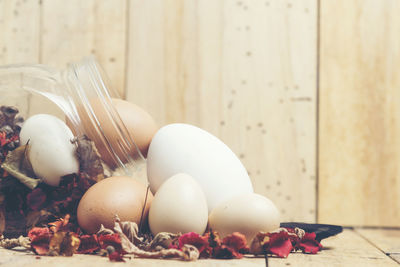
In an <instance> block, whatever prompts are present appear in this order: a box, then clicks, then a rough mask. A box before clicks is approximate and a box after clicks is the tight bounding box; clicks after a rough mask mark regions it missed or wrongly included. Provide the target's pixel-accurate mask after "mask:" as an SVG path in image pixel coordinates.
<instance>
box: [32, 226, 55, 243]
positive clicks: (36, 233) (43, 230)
mask: <svg viewBox="0 0 400 267" xmlns="http://www.w3.org/2000/svg"><path fill="white" fill-rule="evenodd" d="M47 234H50V230H49V228H42V227H34V228H32V229H31V230H30V231H29V232H28V237H29V238H30V239H31V240H32V239H34V238H35V237H37V236H41V235H47Z"/></svg>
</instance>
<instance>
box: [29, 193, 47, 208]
mask: <svg viewBox="0 0 400 267" xmlns="http://www.w3.org/2000/svg"><path fill="white" fill-rule="evenodd" d="M26 200H27V204H28V206H29V208H31V209H32V210H39V209H40V208H41V207H42V205H43V204H44V203H45V202H46V194H45V193H44V192H43V190H42V189H40V188H36V189H33V190H32V192H30V193H29V194H28V195H27V196H26Z"/></svg>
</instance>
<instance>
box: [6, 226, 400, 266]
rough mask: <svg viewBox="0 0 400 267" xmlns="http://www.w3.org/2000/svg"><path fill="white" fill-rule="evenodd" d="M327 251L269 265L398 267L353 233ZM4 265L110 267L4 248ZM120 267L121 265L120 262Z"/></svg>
mask: <svg viewBox="0 0 400 267" xmlns="http://www.w3.org/2000/svg"><path fill="white" fill-rule="evenodd" d="M323 245H324V247H325V249H324V250H322V251H320V252H319V253H318V254H317V255H310V254H302V253H292V254H290V255H289V256H288V258H286V259H281V258H274V257H269V260H268V262H269V266H277V267H278V266H282V267H286V266H293V267H297V266H310V267H320V266H334V267H335V266H338V267H341V266H354V267H365V266H371V267H372V266H373V267H375V266H384V267H389V266H398V264H397V263H395V262H394V261H393V260H392V259H391V258H389V257H388V256H386V255H385V254H384V253H382V252H381V251H380V250H379V249H377V248H376V247H374V245H372V244H370V243H369V242H367V241H366V240H365V239H364V238H362V237H360V236H359V235H358V234H357V233H355V232H353V231H352V230H345V231H344V232H343V233H342V234H340V235H338V236H336V237H333V238H329V239H326V240H323ZM0 264H1V266H25V265H29V266H32V267H36V266H38V267H39V266H76V267H80V266H88V264H90V265H93V266H97V267H103V266H110V262H109V260H108V258H107V257H99V256H93V255H74V256H72V257H45V256H42V257H40V258H39V259H35V256H34V255H33V254H31V253H26V252H17V251H10V250H5V249H0ZM116 264H117V263H116ZM159 265H162V266H166V267H168V266H189V267H200V266H213V267H224V266H254V267H255V266H265V260H264V258H248V257H245V258H243V259H239V260H212V259H202V260H198V261H195V262H183V261H177V260H157V259H138V258H135V259H126V262H125V263H124V266H159Z"/></svg>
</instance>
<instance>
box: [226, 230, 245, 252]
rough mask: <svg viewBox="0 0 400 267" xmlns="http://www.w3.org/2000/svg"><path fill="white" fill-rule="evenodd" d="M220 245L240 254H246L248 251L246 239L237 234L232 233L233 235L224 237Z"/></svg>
mask: <svg viewBox="0 0 400 267" xmlns="http://www.w3.org/2000/svg"><path fill="white" fill-rule="evenodd" d="M222 244H224V245H226V246H228V247H231V248H233V249H234V250H236V251H238V252H240V253H247V252H248V251H249V247H248V246H247V240H246V237H245V236H244V235H243V234H241V233H239V232H234V233H233V234H230V235H228V236H226V237H225V238H224V240H222Z"/></svg>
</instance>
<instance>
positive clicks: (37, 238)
mask: <svg viewBox="0 0 400 267" xmlns="http://www.w3.org/2000/svg"><path fill="white" fill-rule="evenodd" d="M39 229H40V230H39ZM43 229H47V228H33V229H32V230H34V231H32V230H31V231H29V233H28V236H29V237H30V238H31V247H32V250H33V251H34V252H35V253H37V254H39V255H46V254H47V252H48V251H49V244H50V240H51V237H52V236H53V234H52V233H50V232H49V231H48V229H47V231H45V230H43Z"/></svg>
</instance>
